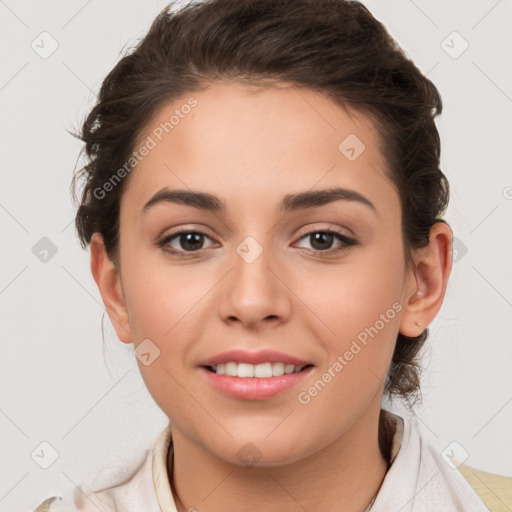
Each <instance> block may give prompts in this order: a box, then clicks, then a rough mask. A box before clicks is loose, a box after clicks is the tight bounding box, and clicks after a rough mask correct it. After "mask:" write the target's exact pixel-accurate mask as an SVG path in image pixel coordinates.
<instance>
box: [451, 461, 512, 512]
mask: <svg viewBox="0 0 512 512" xmlns="http://www.w3.org/2000/svg"><path fill="white" fill-rule="evenodd" d="M459 471H460V472H461V473H462V475H463V476H464V478H465V479H466V480H467V481H468V483H469V485H471V487H473V489H474V490H475V492H476V493H477V494H478V495H479V496H480V498H481V499H482V501H483V502H484V503H485V505H486V506H487V507H488V508H489V510H491V511H492V512H510V511H511V510H512V478H511V477H506V476H501V475H495V474H493V473H487V472H485V471H480V470H479V469H475V468H472V467H470V466H467V465H465V464H461V465H460V466H459Z"/></svg>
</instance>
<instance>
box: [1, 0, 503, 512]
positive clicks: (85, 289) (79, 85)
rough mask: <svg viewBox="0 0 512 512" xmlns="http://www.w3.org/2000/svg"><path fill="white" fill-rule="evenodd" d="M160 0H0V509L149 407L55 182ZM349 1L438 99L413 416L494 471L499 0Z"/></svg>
mask: <svg viewBox="0 0 512 512" xmlns="http://www.w3.org/2000/svg"><path fill="white" fill-rule="evenodd" d="M166 3H167V2H164V1H157V0H150V1H145V2H142V1H139V2H133V1H132V2H121V1H120V0H107V1H103V2H99V1H98V0H89V1H88V2H87V1H83V0H71V1H68V2H65V3H61V2H56V1H46V2H29V1H24V0H6V1H3V0H0V33H1V34H2V36H1V37H2V44H1V45H0V58H1V62H2V68H1V73H0V108H1V116H2V117H1V119H2V121H3V122H2V123H1V133H0V141H1V147H2V153H1V154H2V161H1V165H0V172H1V178H0V179H1V188H0V226H1V232H2V244H1V247H2V263H1V265H0V315H1V317H0V321H1V325H0V329H1V331H0V332H1V349H2V353H1V359H0V379H1V381H0V433H1V434H0V435H1V442H2V452H1V454H2V455H1V457H0V465H1V467H0V510H1V511H13V510H32V508H34V507H35V506H36V505H37V504H38V503H40V502H41V501H42V500H43V499H44V498H45V497H47V496H49V495H51V494H52V493H59V492H61V491H62V490H63V489H65V488H68V487H73V486H74V485H77V484H79V483H80V481H81V480H83V479H86V478H87V477H88V476H89V475H91V474H93V473H95V472H96V471H98V470H99V468H101V467H104V466H106V465H107V466H108V465H109V464H117V463H120V462H122V461H123V460H129V459H130V457H132V456H133V455H134V454H136V453H139V452H140V450H142V449H144V448H145V447H147V446H149V445H150V444H151V443H152V442H153V441H154V440H155V439H156V436H157V435H158V434H159V432H160V431H161V430H162V429H163V428H164V426H165V424H166V417H165V416H164V414H163V413H162V412H161V411H160V410H159V409H158V408H157V407H156V405H155V404H154V402H153V401H152V399H151V397H150V396H149V394H148V392H147V390H146V389H145V387H144V384H143V382H142V380H141V378H140V375H139V372H138V368H137V366H136V364H135V358H134V356H133V348H132V346H131V345H130V346H126V345H124V344H122V343H121V342H119V341H118V340H117V338H116V336H115V332H114V330H113V328H112V327H111V325H110V322H109V320H108V317H107V316H106V314H105V321H104V327H105V342H104V341H103V339H102V329H101V324H102V316H103V313H104V309H103V305H102V302H101V298H100V295H99V292H98V290H97V288H96V285H95V283H94V281H93V279H92V276H91V275H90V271H89V256H88V252H87V251H83V250H82V249H81V248H80V246H79V244H78V241H77V239H76V237H75V234H74V231H73V205H72V203H71V200H70V194H69V183H70V179H71V175H72V171H73V169H74V168H75V166H76V165H79V163H80V162H78V163H77V157H78V155H79V151H80V149H81V144H80V143H79V141H77V140H75V139H73V138H72V137H71V136H70V135H69V134H68V133H67V132H66V129H69V130H73V129H75V128H78V127H79V125H80V121H81V120H82V118H83V116H84V115H85V113H86V112H87V110H88V109H89V108H90V107H91V106H92V104H93V101H94V97H95V93H96V92H97V91H98V88H99V86H100V84H101V81H102V79H103V78H104V76H105V75H106V74H107V72H108V71H109V70H110V69H111V68H112V67H113V66H114V64H115V63H116V62H117V61H118V59H119V58H120V52H121V50H122V48H123V46H125V45H126V44H127V43H134V42H136V40H137V39H138V38H139V37H141V36H142V35H143V34H144V33H145V31H146V30H147V29H148V28H149V24H150V22H151V21H152V19H153V18H154V16H155V15H156V14H157V13H158V12H159V11H160V9H161V8H162V7H163V6H164V5H166ZM364 3H365V4H366V5H367V6H368V7H369V9H370V10H371V11H372V13H373V14H374V15H375V17H377V18H378V19H379V20H381V21H382V22H383V23H384V24H385V25H386V27H387V28H388V30H389V31H390V32H391V34H392V35H393V36H394V37H395V38H396V39H397V40H398V42H399V43H400V44H401V45H402V46H403V47H404V49H405V50H406V52H407V53H408V54H409V55H410V56H411V57H412V58H413V60H414V61H415V63H416V64H417V65H418V67H419V68H420V69H421V70H422V71H423V72H424V73H426V74H427V75H428V76H429V78H431V79H432V80H433V81H434V83H435V84H436V85H437V86H438V88H439V90H440V92H441V95H442V98H443V102H444V113H443V114H442V116H441V118H439V119H438V128H439V130H440V133H441V138H442V168H443V170H444V172H445V173H446V174H447V176H448V178H449V180H450V182H451V186H452V199H451V206H450V209H449V211H448V215H447V220H448V221H449V222H450V223H451V225H452V228H453V229H454V231H455V235H456V237H457V241H456V248H457V254H456V263H455V265H454V269H453V274H452V277H451V282H450V284H449V288H448V293H447V297H446V302H445V305H444V307H443V309H442V312H441V314H440V315H439V317H438V318H437V319H436V321H435V323H434V324H433V325H432V329H431V338H430V342H429V348H428V349H427V351H426V353H425V358H424V363H425V365H426V366H427V370H426V371H425V373H424V377H423V398H424V401H423V404H422V406H421V407H419V408H418V409H417V410H416V421H417V423H418V425H419V428H420V429H421V431H422V432H423V434H424V435H425V436H426V437H428V438H429V439H430V440H431V441H432V442H433V443H434V444H435V446H436V447H437V448H438V449H439V450H440V451H443V450H444V453H447V451H448V452H449V451H451V450H452V449H453V450H454V453H456V454H457V453H459V454H461V453H462V454H464V453H466V452H467V454H468V459H467V461H466V462H467V463H468V464H470V465H472V466H474V467H478V468H480V469H483V470H486V471H490V472H495V473H501V474H504V475H509V476H512V457H511V456H510V455H511V449H512V440H511V436H510V432H511V431H512V371H511V369H512V368H511V366H512V363H511V361H512V343H511V341H512V336H511V333H512V321H511V319H512V266H511V261H512V258H511V256H512V242H511V240H512V237H511V233H512V172H511V162H512V121H511V120H512V71H511V65H510V63H511V62H512V55H511V54H512V36H511V33H512V31H511V30H510V28H511V26H512V2H511V1H510V0H501V1H496V0H479V1H476V0H473V1H467V0H464V1H463V0H451V1H450V2H445V1H441V0H436V1H432V0H430V1H427V0H422V1H420V0H416V1H412V0H393V1H387V2H382V1H378V0H371V1H365V2H364ZM44 31H46V32H48V34H49V35H45V34H43V35H41V33H42V32H44ZM454 31H456V32H457V33H458V34H459V35H457V34H453V32H454ZM464 41H466V42H467V44H469V47H468V48H467V49H466V50H465V51H464V52H462V50H463V49H464V47H465V44H466V43H465V42H464ZM57 44H58V47H57V48H56V50H55V51H54V52H53V53H52V54H51V55H47V53H49V52H50V51H51V50H52V45H57ZM461 52H462V53H461ZM43 57H44V58H43ZM44 237H46V238H47V239H49V240H50V241H51V243H50V242H48V240H42V241H41V239H43V238H44ZM51 247H54V249H53V252H55V250H56V251H57V252H56V253H55V254H53V253H52V249H51ZM44 250H49V252H48V253H46V254H45V253H44ZM397 410H400V408H397ZM454 441H455V442H456V444H451V443H453V442H454ZM42 442H47V443H49V445H51V447H50V446H48V445H41V443H42ZM447 447H449V448H448V449H447ZM53 450H55V451H56V452H57V453H58V457H57V458H56V460H55V461H54V462H53V464H52V465H51V466H50V467H49V468H48V469H43V468H42V467H41V465H43V466H44V465H46V464H49V463H50V462H51V461H52V454H53V453H54V452H53ZM31 454H32V455H31Z"/></svg>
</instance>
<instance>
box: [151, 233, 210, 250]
mask: <svg viewBox="0 0 512 512" xmlns="http://www.w3.org/2000/svg"><path fill="white" fill-rule="evenodd" d="M206 239H208V240H211V239H210V237H209V236H208V235H206V234H205V233H202V232H200V231H178V232H176V233H171V234H170V235H167V236H165V237H164V238H163V239H162V240H161V241H160V242H158V245H159V247H162V249H163V250H164V251H166V252H169V253H171V254H180V255H182V254H184V253H187V252H188V253H194V252H198V251H200V250H201V249H205V247H204V243H205V240H206Z"/></svg>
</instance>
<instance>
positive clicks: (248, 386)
mask: <svg viewBox="0 0 512 512" xmlns="http://www.w3.org/2000/svg"><path fill="white" fill-rule="evenodd" d="M313 368H314V367H313V366H310V367H309V368H306V369H305V370H302V371H301V372H298V373H289V374H285V375H281V376H280V377H268V378H263V379H260V378H258V377H246V378H244V377H230V376H229V375H218V374H216V373H213V372H211V371H209V370H207V369H206V368H203V367H201V368H200V370H201V371H202V372H203V374H204V375H205V376H206V378H207V379H208V381H209V382H210V384H212V385H213V386H214V387H215V388H216V389H218V390H219V391H220V392H221V393H224V394H226V395H228V396H231V397H233V398H240V399H242V400H265V399H267V398H271V397H273V396H275V395H277V394H279V393H282V392H283V391H286V390H287V389H290V388H292V387H293V386H295V385H297V384H298V383H299V382H301V381H302V380H303V379H304V378H305V377H306V376H307V375H309V374H310V373H311V371H312V370H313Z"/></svg>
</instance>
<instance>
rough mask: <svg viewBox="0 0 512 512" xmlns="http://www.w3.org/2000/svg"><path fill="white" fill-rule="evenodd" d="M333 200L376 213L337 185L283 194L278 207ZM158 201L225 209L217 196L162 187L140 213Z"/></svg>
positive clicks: (362, 199) (309, 205) (356, 194)
mask: <svg viewBox="0 0 512 512" xmlns="http://www.w3.org/2000/svg"><path fill="white" fill-rule="evenodd" d="M334 201H355V202H358V203H360V204H363V205H365V206H368V207H369V208H370V209H372V210H373V211H374V212H375V213H377V209H376V208H375V205H374V204H373V203H372V202H371V201H370V200H369V199H367V198H366V197H365V196H363V195H362V194H360V193H359V192H356V191H355V190H350V189H346V188H339V187H337V188H331V189H326V190H314V191H307V192H300V193H297V194H288V195H286V196H284V198H283V200H282V201H281V206H280V209H281V211H282V212H285V213H286V212H291V211H295V210H303V209H307V208H315V207H318V206H324V205H326V204H329V203H332V202H334ZM159 203H175V204H183V205H186V206H192V207H193V208H198V209H200V210H205V211H210V212H214V213H223V212H225V211H226V204H225V203H224V202H222V200H220V199H219V198H218V197H217V196H214V195H212V194H209V193H207V192H198V191H190V190H170V189H168V188H163V189H161V190H159V191H158V192H157V193H156V194H155V195H154V196H153V197H152V198H151V199H150V200H149V201H148V202H147V203H146V204H145V205H144V207H143V208H142V213H146V212H147V211H148V210H149V209H150V208H151V207H152V206H154V205H156V204H159Z"/></svg>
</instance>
